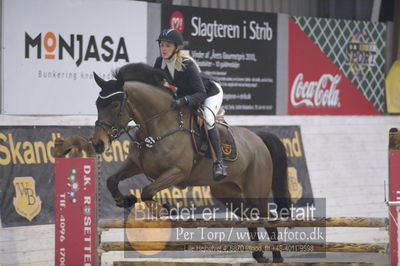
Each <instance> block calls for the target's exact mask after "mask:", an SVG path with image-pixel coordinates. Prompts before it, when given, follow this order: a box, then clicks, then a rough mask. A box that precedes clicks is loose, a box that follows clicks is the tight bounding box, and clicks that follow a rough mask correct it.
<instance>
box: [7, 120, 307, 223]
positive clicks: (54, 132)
mask: <svg viewBox="0 0 400 266" xmlns="http://www.w3.org/2000/svg"><path fill="white" fill-rule="evenodd" d="M248 128H249V129H250V130H253V131H259V130H266V131H269V132H272V133H274V134H275V135H277V136H278V137H279V138H280V139H281V141H282V142H283V144H284V146H285V148H286V151H287V154H288V158H289V160H288V178H289V191H290V195H291V199H292V203H293V204H294V206H296V207H300V206H305V205H306V204H307V203H311V202H312V198H313V193H312V188H311V184H310V178H309V175H308V169H307V163H306V158H305V154H304V148H303V143H302V139H301V131H300V127H298V126H268V127H248ZM92 133H93V127H92V126H81V127H78V126H37V127H34V126H18V127H10V126H3V127H0V214H1V222H2V226H3V227H10V226H27V225H39V224H51V223H54V222H55V218H54V217H55V209H54V208H55V204H54V202H55V200H61V199H60V198H58V199H55V195H54V194H55V193H54V192H55V176H54V170H55V168H54V164H55V158H54V140H55V139H56V138H57V137H61V138H64V139H65V138H66V137H68V136H71V135H80V136H83V137H86V138H90V137H91V136H92ZM129 143H130V141H129V139H128V137H127V136H126V135H122V136H121V137H120V138H119V139H118V140H116V141H114V142H113V143H112V146H111V147H110V149H109V150H108V151H106V152H105V153H103V154H102V156H101V158H100V159H101V160H100V162H99V163H100V167H99V174H98V186H99V188H98V190H99V205H100V206H99V209H98V215H99V217H100V218H123V213H122V211H121V209H120V208H118V207H116V206H115V202H114V200H113V199H112V197H111V194H110V193H109V191H108V189H107V186H106V180H107V178H108V177H109V176H111V175H113V174H115V173H116V172H117V171H118V169H119V168H120V167H121V166H122V165H123V163H124V161H125V159H126V158H127V155H128V152H129ZM239 156H240V151H239ZM73 174H74V173H70V174H69V175H67V176H66V177H65V178H66V179H64V180H63V181H65V182H67V183H68V184H69V186H68V184H67V186H68V188H69V190H68V192H70V193H69V194H68V195H66V199H65V200H68V203H69V204H73V201H74V198H75V197H74V196H75V195H77V193H78V194H79V195H80V193H82V191H81V189H83V187H82V184H81V185H80V186H79V185H78V187H79V191H78V192H74V190H73V188H74V187H75V188H76V184H75V183H74V181H73V180H76V178H74V177H71V176H72V175H73ZM149 183H150V181H149V180H148V179H147V178H146V177H145V176H144V175H138V176H135V177H134V178H128V179H126V180H124V181H122V182H121V184H120V186H119V187H120V189H121V192H122V193H123V194H124V195H128V194H129V193H132V194H134V195H136V196H137V197H138V198H139V197H140V192H141V189H142V188H143V187H144V186H146V185H147V184H149ZM63 189H67V187H65V186H64V187H63ZM156 198H157V199H159V200H160V201H161V202H163V203H169V204H170V205H174V204H175V203H176V202H174V199H180V200H181V201H182V202H188V203H189V202H193V203H194V205H195V207H206V206H213V205H214V206H215V205H216V204H218V203H217V201H216V200H215V199H213V198H212V195H211V191H210V187H188V188H185V189H178V188H176V187H171V188H169V189H165V190H163V191H161V192H159V193H158V194H157V195H156ZM168 199H169V200H171V199H172V202H165V200H168ZM76 200H78V199H76ZM310 201H311V202H310ZM60 219H61V218H60Z"/></svg>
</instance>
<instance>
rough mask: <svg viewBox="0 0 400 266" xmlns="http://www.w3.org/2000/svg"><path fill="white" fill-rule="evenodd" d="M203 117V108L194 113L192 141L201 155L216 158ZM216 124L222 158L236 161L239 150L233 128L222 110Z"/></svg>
mask: <svg viewBox="0 0 400 266" xmlns="http://www.w3.org/2000/svg"><path fill="white" fill-rule="evenodd" d="M221 109H222V108H221ZM222 112H223V109H222ZM203 117H204V116H203V112H202V110H201V109H200V110H198V111H197V112H193V113H192V117H191V119H190V129H191V131H192V143H193V146H194V148H195V150H196V151H197V153H198V154H199V155H202V156H205V157H207V158H215V155H213V154H212V149H211V148H210V147H211V143H210V139H209V137H208V133H207V125H206V122H205V119H204V118H203ZM216 126H217V128H218V130H219V134H220V138H221V146H222V147H221V149H222V159H223V160H225V161H236V160H237V158H238V150H237V147H236V142H235V138H234V136H233V132H232V128H231V127H230V126H229V125H228V124H227V123H226V122H225V120H224V117H223V113H221V111H220V112H218V115H217V117H216Z"/></svg>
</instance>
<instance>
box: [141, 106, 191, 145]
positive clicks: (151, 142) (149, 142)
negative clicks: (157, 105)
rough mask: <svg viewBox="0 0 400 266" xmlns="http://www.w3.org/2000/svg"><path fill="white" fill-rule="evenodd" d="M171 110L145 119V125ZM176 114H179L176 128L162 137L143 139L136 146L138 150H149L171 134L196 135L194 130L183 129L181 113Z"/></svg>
mask: <svg viewBox="0 0 400 266" xmlns="http://www.w3.org/2000/svg"><path fill="white" fill-rule="evenodd" d="M171 110H172V109H168V110H166V111H163V112H161V113H159V114H157V115H155V116H153V117H151V118H150V119H146V120H145V121H144V122H146V123H147V122H149V121H151V120H154V119H156V118H158V117H160V116H161V115H163V114H166V113H168V112H169V111H171ZM178 114H179V119H178V127H177V128H175V129H172V130H169V131H167V132H166V133H164V134H163V135H160V136H156V137H152V136H148V137H146V138H144V140H143V141H140V142H139V144H138V146H139V149H143V147H147V148H149V149H151V148H153V147H154V145H155V144H156V142H158V141H161V140H163V139H164V138H166V137H168V136H171V135H173V134H175V133H177V132H179V131H183V132H187V133H189V134H193V133H196V132H195V131H194V130H191V129H187V128H184V127H183V112H182V111H179V112H178ZM142 123H143V122H142ZM139 129H140V127H139Z"/></svg>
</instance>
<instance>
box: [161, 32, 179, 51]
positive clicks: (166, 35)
mask: <svg viewBox="0 0 400 266" xmlns="http://www.w3.org/2000/svg"><path fill="white" fill-rule="evenodd" d="M156 41H157V42H159V43H160V42H161V41H166V42H173V43H175V44H176V46H177V47H179V48H182V47H183V37H182V34H180V32H179V31H177V30H176V29H164V30H163V31H162V32H161V33H160V36H158V39H157V40H156Z"/></svg>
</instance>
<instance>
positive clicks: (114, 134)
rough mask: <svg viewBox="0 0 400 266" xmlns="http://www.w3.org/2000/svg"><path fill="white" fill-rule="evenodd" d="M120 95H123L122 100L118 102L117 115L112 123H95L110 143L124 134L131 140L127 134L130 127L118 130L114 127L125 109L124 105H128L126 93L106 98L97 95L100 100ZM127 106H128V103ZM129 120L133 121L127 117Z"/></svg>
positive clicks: (99, 121)
mask: <svg viewBox="0 0 400 266" xmlns="http://www.w3.org/2000/svg"><path fill="white" fill-rule="evenodd" d="M121 93H122V94H123V96H122V99H121V102H120V107H119V111H118V114H117V116H116V118H115V119H114V121H113V122H111V123H110V122H108V121H104V120H97V121H96V123H95V126H97V127H101V128H102V129H103V130H104V131H105V132H106V133H107V136H108V138H109V139H110V141H113V140H116V139H117V138H119V137H120V136H121V135H122V134H123V133H124V132H125V133H126V134H127V135H128V136H129V138H130V139H131V140H133V137H132V136H131V135H130V134H129V130H130V127H127V128H118V127H116V122H117V121H118V120H119V118H120V116H121V114H122V111H123V110H124V108H125V105H127V103H128V101H127V99H128V96H127V93H126V92H124V91H118V92H115V93H112V94H110V95H108V96H105V97H103V96H101V95H99V97H100V99H107V98H109V97H111V96H114V95H116V94H121ZM128 106H130V104H129V103H128ZM129 118H130V120H129V122H130V121H132V120H133V119H132V118H131V117H129ZM129 122H128V123H129Z"/></svg>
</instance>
